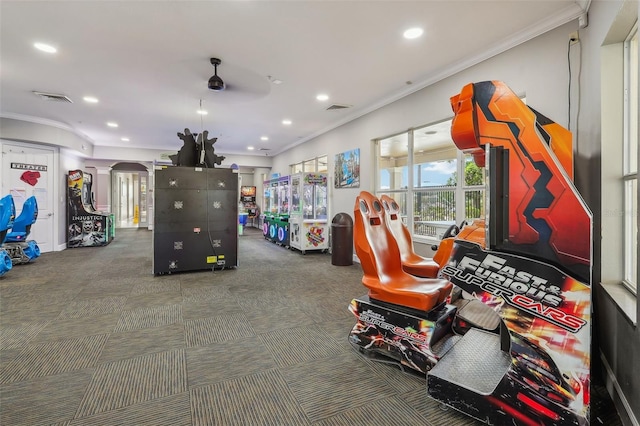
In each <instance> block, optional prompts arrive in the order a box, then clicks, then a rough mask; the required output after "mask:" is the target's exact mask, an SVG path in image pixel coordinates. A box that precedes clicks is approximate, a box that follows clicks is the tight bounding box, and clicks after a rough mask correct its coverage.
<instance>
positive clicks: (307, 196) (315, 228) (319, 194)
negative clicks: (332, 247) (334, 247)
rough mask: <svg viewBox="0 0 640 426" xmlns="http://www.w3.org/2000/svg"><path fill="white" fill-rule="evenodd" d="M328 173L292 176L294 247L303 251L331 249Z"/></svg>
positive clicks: (290, 222)
mask: <svg viewBox="0 0 640 426" xmlns="http://www.w3.org/2000/svg"><path fill="white" fill-rule="evenodd" d="M327 200H328V199H327V175H326V173H300V174H295V175H292V176H291V210H290V215H289V230H290V237H289V239H290V243H291V248H295V249H297V250H300V251H301V252H302V254H304V253H305V252H307V251H309V250H320V251H326V250H327V249H328V248H329V223H328V219H327V207H328V206H327V204H328V201H327Z"/></svg>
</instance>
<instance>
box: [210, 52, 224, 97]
mask: <svg viewBox="0 0 640 426" xmlns="http://www.w3.org/2000/svg"><path fill="white" fill-rule="evenodd" d="M221 62H222V61H221V60H220V59H218V58H211V65H213V66H214V68H215V72H214V74H213V76H212V77H211V78H210V79H209V90H215V91H220V90H224V88H225V86H224V81H222V79H221V78H220V77H218V65H220V63H221Z"/></svg>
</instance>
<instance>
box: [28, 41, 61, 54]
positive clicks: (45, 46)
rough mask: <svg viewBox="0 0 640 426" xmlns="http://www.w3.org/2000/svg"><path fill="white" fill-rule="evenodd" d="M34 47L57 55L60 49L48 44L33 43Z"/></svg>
mask: <svg viewBox="0 0 640 426" xmlns="http://www.w3.org/2000/svg"><path fill="white" fill-rule="evenodd" d="M33 47H35V48H36V49H38V50H42V51H43V52H47V53H56V52H57V51H58V49H56V48H55V47H53V46H51V45H50V44H46V43H33Z"/></svg>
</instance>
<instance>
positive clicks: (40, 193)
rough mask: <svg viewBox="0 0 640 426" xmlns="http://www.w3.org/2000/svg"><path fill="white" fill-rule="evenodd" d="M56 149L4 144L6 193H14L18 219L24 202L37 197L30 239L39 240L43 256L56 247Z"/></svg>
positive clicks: (3, 190) (3, 194)
mask: <svg viewBox="0 0 640 426" xmlns="http://www.w3.org/2000/svg"><path fill="white" fill-rule="evenodd" d="M53 165H54V150H53V149H46V148H34V147H31V146H29V147H27V146H24V145H13V144H10V143H6V142H3V144H2V193H1V196H5V195H7V194H11V195H12V196H13V201H14V203H15V205H16V217H18V215H19V214H20V212H21V211H22V204H23V203H24V201H25V200H26V199H27V198H29V197H31V196H32V195H35V197H36V201H37V202H38V220H37V221H36V223H35V224H34V225H33V226H32V227H31V234H30V235H29V237H28V239H29V240H35V241H36V242H37V243H38V246H39V247H40V251H41V252H43V253H46V252H49V251H53V249H54V247H53V244H54V241H55V240H54V218H53V212H54V199H53V190H54V185H55V174H54V167H53Z"/></svg>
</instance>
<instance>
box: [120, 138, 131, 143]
mask: <svg viewBox="0 0 640 426" xmlns="http://www.w3.org/2000/svg"><path fill="white" fill-rule="evenodd" d="M120 140H121V141H122V142H129V141H130V140H131V139H129V138H120Z"/></svg>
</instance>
